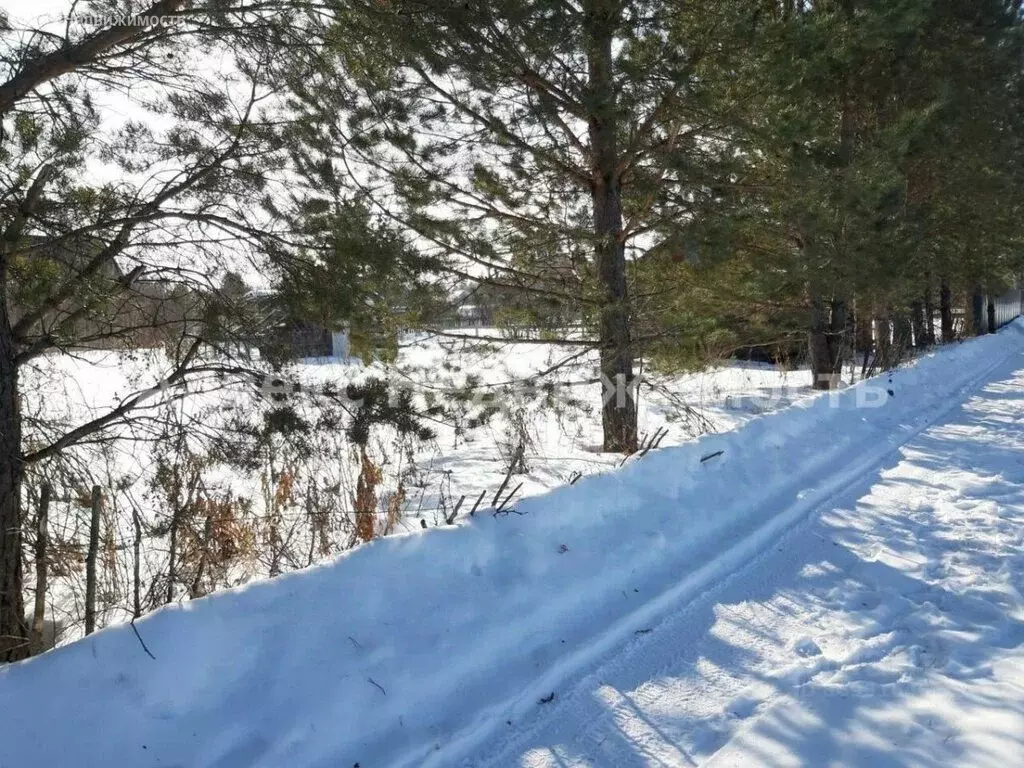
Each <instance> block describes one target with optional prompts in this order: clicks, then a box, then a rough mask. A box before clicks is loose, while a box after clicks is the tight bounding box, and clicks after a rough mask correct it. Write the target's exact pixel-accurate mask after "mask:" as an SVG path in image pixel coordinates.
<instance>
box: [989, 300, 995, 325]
mask: <svg viewBox="0 0 1024 768" xmlns="http://www.w3.org/2000/svg"><path fill="white" fill-rule="evenodd" d="M988 332H989V333H995V332H996V303H995V302H994V301H993V300H992V297H991V296H990V297H989V299H988Z"/></svg>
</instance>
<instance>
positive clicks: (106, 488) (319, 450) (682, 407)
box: [26, 329, 812, 642]
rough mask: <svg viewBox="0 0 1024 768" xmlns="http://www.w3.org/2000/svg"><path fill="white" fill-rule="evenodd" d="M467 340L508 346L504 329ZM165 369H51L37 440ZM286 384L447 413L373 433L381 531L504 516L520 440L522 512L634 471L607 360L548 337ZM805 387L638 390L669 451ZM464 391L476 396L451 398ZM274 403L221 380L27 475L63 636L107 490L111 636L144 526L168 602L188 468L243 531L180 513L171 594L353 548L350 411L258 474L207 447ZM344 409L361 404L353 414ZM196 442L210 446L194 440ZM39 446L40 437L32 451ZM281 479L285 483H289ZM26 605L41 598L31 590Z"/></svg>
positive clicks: (714, 383) (735, 376) (153, 572)
mask: <svg viewBox="0 0 1024 768" xmlns="http://www.w3.org/2000/svg"><path fill="white" fill-rule="evenodd" d="M467 333H479V334H481V335H485V336H496V337H498V338H500V332H499V331H497V330H495V329H480V330H479V331H467ZM566 360H568V363H566V364H565V365H561V363H563V362H564V361H566ZM167 367H168V362H167V360H166V359H165V358H164V353H163V351H162V350H136V351H133V352H131V353H125V352H120V351H118V352H113V351H110V352H101V351H82V352H79V353H77V354H76V355H74V356H66V355H54V356H50V357H46V358H42V359H41V360H39V361H38V363H37V364H36V366H35V368H34V369H33V370H32V371H30V372H29V373H28V375H27V377H26V378H27V381H28V385H29V386H30V388H31V389H32V395H31V397H29V398H27V399H26V403H27V407H28V409H29V420H30V423H31V424H32V430H41V429H43V428H44V427H45V426H46V425H51V426H52V425H61V424H62V425H65V428H70V427H72V426H74V425H77V424H79V423H82V422H84V421H88V420H89V419H92V418H95V417H96V416H98V415H100V414H103V413H106V412H107V411H108V410H109V409H111V408H113V407H114V406H116V405H117V404H118V403H119V402H121V401H122V400H123V399H124V398H126V397H128V396H130V395H131V394H133V393H134V392H137V391H139V390H142V389H146V388H148V387H151V386H152V385H153V383H154V382H155V381H158V380H159V379H160V378H161V376H162V375H164V372H165V371H166V369H167ZM551 369H555V370H553V371H552V370H551ZM546 371H548V373H547V374H546V375H544V376H540V377H538V374H539V373H542V372H546ZM282 377H283V378H282V379H281V381H282V382H283V385H282V386H281V387H279V388H278V389H276V390H274V392H275V393H278V392H286V393H289V394H288V398H287V399H286V400H285V401H284V402H285V403H287V404H290V405H294V406H295V407H296V408H297V409H298V410H299V412H300V413H301V414H302V415H303V416H305V417H306V418H308V420H309V422H310V423H311V424H314V425H315V424H316V422H317V420H318V418H319V416H318V414H321V413H323V411H322V410H320V409H321V408H325V406H323V404H322V400H321V399H318V398H316V397H315V396H314V395H313V393H315V392H317V391H318V390H319V388H320V387H321V386H323V385H330V386H331V387H333V389H334V390H335V391H340V392H344V390H345V387H346V385H347V384H349V383H352V382H360V381H365V380H367V379H368V378H384V379H386V380H388V381H389V382H390V384H391V386H392V387H393V388H394V389H396V390H397V388H407V389H408V390H409V391H410V392H412V394H413V397H414V402H415V403H416V405H417V406H418V407H419V408H420V409H426V408H427V405H428V403H429V402H430V401H431V398H434V399H435V400H438V401H441V402H446V403H447V404H448V407H447V412H446V413H445V414H443V415H441V416H439V417H438V418H425V419H424V421H423V423H424V425H425V426H428V427H430V428H432V429H433V430H434V431H435V433H436V437H435V438H434V439H432V440H428V441H425V442H416V441H410V440H405V439H401V438H399V437H397V436H396V434H395V433H394V431H393V430H389V429H388V428H386V427H374V428H373V434H372V436H371V440H370V442H369V445H368V447H367V454H368V456H369V458H370V460H371V461H373V462H374V463H375V464H376V465H377V466H378V467H379V468H380V470H381V475H382V479H381V482H380V484H379V486H378V487H377V489H376V497H377V502H378V510H379V521H378V526H377V527H378V533H380V534H383V533H392V532H398V533H415V532H419V531H421V530H422V528H423V527H435V526H438V525H442V526H443V525H445V522H446V520H447V519H450V516H451V514H452V513H453V510H454V509H455V507H456V506H457V505H458V504H459V500H460V499H464V501H463V502H462V505H461V507H460V508H459V513H458V515H457V517H466V516H467V515H468V513H469V512H470V510H471V509H472V508H473V507H474V505H475V504H476V502H477V500H478V499H481V494H483V497H482V498H483V501H481V502H480V507H481V509H485V508H487V507H490V506H492V503H493V499H494V497H495V494H496V493H497V491H498V489H499V487H501V484H502V482H503V481H504V480H505V476H506V472H507V470H508V468H509V463H510V460H511V457H512V455H513V453H514V451H515V448H516V445H517V443H518V442H520V441H522V442H523V445H524V449H525V450H524V456H523V462H522V464H523V465H524V466H522V467H520V468H519V470H520V471H519V472H518V473H517V474H515V475H513V476H512V477H510V478H509V480H508V483H507V487H506V488H505V490H504V491H503V492H502V497H510V500H509V503H508V505H507V506H510V507H512V506H515V504H517V503H518V502H519V501H520V500H522V499H524V498H527V497H531V496H536V495H538V494H541V493H544V492H546V491H548V490H551V489H553V488H556V487H558V486H562V485H565V484H567V483H569V482H572V481H574V480H577V479H579V478H580V477H582V476H587V475H593V474H598V473H601V472H605V471H608V470H610V469H614V468H615V467H616V466H617V465H618V464H620V463H621V462H622V461H623V457H622V456H620V455H615V454H606V453H601V452H600V451H599V450H598V448H599V446H600V439H601V431H600V414H599V411H598V403H599V396H600V392H601V387H600V385H599V384H594V383H591V382H592V380H593V379H595V377H596V360H595V356H594V354H592V353H587V354H583V355H581V354H580V350H578V349H575V348H571V347H570V348H567V347H565V346H558V345H553V344H547V343H543V342H537V343H508V342H502V343H496V344H487V345H484V346H481V345H477V344H474V345H467V343H466V342H463V341H455V340H451V339H441V338H438V337H428V336H424V335H422V334H419V335H409V336H407V337H406V338H405V339H404V343H403V346H402V348H401V350H400V353H399V355H398V359H397V361H396V362H395V364H393V365H389V366H385V365H383V364H379V363H375V364H373V365H369V366H363V365H361V364H359V363H358V361H349V362H339V361H337V360H320V361H308V362H305V363H301V364H298V365H296V366H294V367H293V368H291V369H289V370H287V371H285V372H284V373H283V374H282ZM809 378H810V376H809V374H808V372H807V371H804V370H796V371H792V372H786V371H783V370H780V369H777V368H775V367H774V366H770V365H757V364H746V363H735V364H732V365H728V366H724V367H717V368H713V369H710V370H707V371H703V372H698V373H690V374H678V375H658V374H653V375H652V374H649V373H648V374H646V375H645V377H644V384H643V385H642V387H641V390H640V397H639V402H640V407H639V422H640V429H641V433H642V436H643V437H645V438H650V437H652V436H654V435H656V434H662V438H661V443H660V444H661V445H662V446H666V447H667V446H671V445H678V444H680V443H683V442H686V441H689V440H692V439H694V437H696V436H698V435H701V434H705V433H708V432H725V431H729V430H731V429H734V428H736V427H737V426H739V425H741V424H744V423H746V422H747V421H749V420H751V419H753V418H755V417H756V416H757V415H758V414H760V413H766V412H770V411H773V410H776V409H778V408H782V407H785V406H787V405H789V404H791V403H793V402H796V401H799V400H801V399H805V398H807V397H810V396H811V395H812V393H811V391H810V389H809V387H808V386H807V382H808V381H809ZM530 382H533V387H532V389H531V387H530ZM294 383H300V384H301V385H302V386H303V391H302V393H301V394H294V393H293V392H292V386H291V385H292V384H294ZM453 393H458V396H459V397H460V398H464V400H456V399H455V397H454V396H453ZM267 394H268V392H263V393H262V395H261V394H258V393H257V391H256V390H255V389H254V388H253V387H252V386H251V385H249V384H244V383H240V384H236V385H231V384H230V383H229V382H226V381H223V380H221V379H220V378H218V377H216V376H211V377H209V378H208V379H206V380H203V381H201V382H199V383H198V384H197V385H195V386H193V388H192V390H191V395H190V396H189V398H188V399H187V400H186V401H185V402H184V403H181V404H175V405H174V406H172V407H170V408H169V409H166V410H160V408H159V407H157V406H158V404H159V398H154V399H153V400H152V401H150V403H149V405H150V406H151V407H153V409H154V415H155V416H157V417H158V418H156V420H155V421H154V422H152V423H150V422H139V423H136V424H135V425H134V426H133V428H132V429H131V430H129V429H127V428H121V432H122V434H123V435H124V436H125V439H121V440H118V441H114V442H107V443H101V444H92V443H90V444H86V445H83V446H79V447H76V448H75V449H73V450H72V451H69V452H68V453H67V457H68V458H70V459H73V460H74V461H73V462H70V463H71V465H72V469H73V470H74V475H75V476H74V477H68V476H67V475H66V474H64V475H60V474H57V473H55V472H54V471H53V470H52V468H44V469H45V470H47V471H46V472H44V473H37V474H36V475H33V476H30V478H29V480H28V483H27V485H28V486H29V488H30V498H29V503H28V507H29V511H30V513H31V512H33V511H34V509H35V506H36V505H35V503H34V501H33V499H35V498H36V496H35V493H36V491H37V490H38V486H39V484H40V483H41V481H42V478H41V477H40V476H38V475H39V474H46V475H47V476H48V479H50V481H51V483H52V484H53V485H54V487H55V489H56V495H55V500H54V502H53V503H52V504H51V511H50V535H51V540H52V541H53V543H54V547H55V549H56V550H58V551H61V552H66V553H70V554H71V556H72V557H71V558H70V560H71V562H70V563H69V564H67V565H65V566H64V567H61V568H58V569H54V573H53V575H52V578H51V582H50V584H51V586H50V594H49V608H48V612H47V618H53V619H55V620H56V621H57V622H58V623H59V625H60V627H61V633H60V637H59V640H60V642H67V641H70V640H73V639H76V638H77V637H80V636H81V635H82V631H83V622H82V619H83V610H82V606H83V585H84V576H83V571H82V568H81V563H82V558H81V557H77V559H76V557H75V553H80V552H84V550H85V546H86V542H87V541H88V536H89V531H88V528H89V520H90V514H89V510H88V500H89V495H90V493H89V489H90V487H91V486H92V485H94V484H96V485H99V486H100V487H101V489H102V490H103V493H104V499H105V504H104V517H103V521H102V528H103V530H102V531H101V537H100V538H101V540H102V541H103V543H104V551H105V553H107V556H106V557H104V558H103V562H102V565H101V568H100V575H99V582H100V590H99V592H100V595H101V596H102V598H103V599H102V601H101V604H100V606H99V625H100V626H105V625H108V624H113V623H118V622H122V621H126V620H128V619H129V618H130V617H131V611H132V602H133V591H134V584H133V573H134V570H135V564H134V550H135V544H134V537H135V518H136V515H138V516H139V518H140V520H141V532H142V542H141V547H140V549H141V555H140V559H141V561H142V563H141V565H140V568H139V573H140V580H141V582H142V583H141V586H140V592H141V595H142V608H143V612H147V611H148V610H150V609H151V608H153V607H156V606H157V605H160V604H162V603H163V602H164V601H165V600H166V598H165V594H166V591H167V587H166V574H167V572H168V570H169V565H168V564H169V554H168V553H169V548H170V545H169V533H168V531H169V520H170V519H171V516H172V514H173V512H172V510H174V509H176V508H178V505H179V504H181V501H180V500H179V499H173V498H170V497H168V489H169V488H170V489H171V490H173V488H174V487H177V486H175V485H174V484H173V483H167V482H166V481H164V482H161V481H160V474H159V473H160V472H161V471H164V472H165V475H164V477H168V476H170V475H169V473H168V472H167V471H166V470H168V468H170V469H172V470H174V471H175V472H178V473H180V474H182V475H185V476H184V477H182V478H181V480H180V484H181V486H186V485H187V483H188V481H189V477H188V476H187V475H188V472H189V471H190V469H191V467H198V469H199V472H200V473H201V477H199V478H198V480H199V483H198V485H200V486H201V487H202V488H203V492H204V494H205V497H206V498H207V499H210V500H213V501H215V502H222V501H223V500H224V499H227V498H230V499H231V500H232V505H233V506H232V508H231V511H232V514H233V518H232V519H231V521H230V527H228V526H225V525H223V524H220V523H218V526H217V527H218V529H219V530H225V529H227V530H230V532H231V533H232V536H233V540H232V541H229V542H227V543H228V544H229V545H230V546H229V547H220V546H210V547H205V548H204V547H202V546H197V545H196V543H197V542H201V541H202V539H203V537H204V536H205V535H206V533H205V531H206V530H207V529H206V528H205V527H204V516H205V515H207V514H209V513H208V512H206V511H205V510H206V509H209V507H207V508H204V509H197V510H192V511H190V512H189V513H187V514H184V515H182V517H183V519H185V521H186V522H185V526H186V528H187V529H188V530H186V531H185V536H184V537H179V542H181V541H183V540H184V541H185V542H186V544H185V546H186V548H187V549H186V550H185V551H179V552H178V564H177V570H178V575H177V579H176V582H177V586H176V588H175V599H187V597H188V595H189V594H190V592H194V590H193V589H192V588H191V587H192V583H193V578H194V576H195V574H196V572H197V566H196V563H197V562H198V560H199V558H200V557H202V556H203V555H202V554H201V553H202V552H205V551H211V552H225V551H234V552H235V553H236V555H235V556H234V557H233V558H232V559H231V560H230V561H228V562H222V563H220V562H213V561H212V560H211V561H210V562H207V563H206V566H205V574H204V577H203V579H202V581H203V582H204V583H203V584H202V589H200V590H199V594H204V593H208V592H209V591H211V590H214V589H221V588H224V587H228V586H237V585H241V584H244V583H247V582H249V581H251V580H253V579H259V578H265V577H267V576H269V575H272V574H274V573H276V572H280V571H288V570H292V569H295V568H299V567H304V566H307V565H308V564H310V563H311V562H320V561H324V560H329V559H330V558H332V557H334V556H336V555H337V554H338V553H340V552H342V551H345V550H347V549H349V548H350V547H351V546H353V545H354V544H355V543H356V542H357V539H356V537H355V534H354V522H353V521H354V517H355V515H354V512H353V506H354V504H353V497H354V496H355V493H356V488H357V476H358V474H359V470H360V467H361V458H362V457H361V455H360V453H359V451H358V450H356V449H355V448H354V447H353V446H352V444H351V443H350V441H349V440H348V438H347V437H346V434H345V429H344V427H345V425H346V423H347V421H346V419H347V418H349V417H348V416H345V415H344V414H343V415H342V418H341V420H340V423H339V422H334V423H333V424H332V426H330V427H329V428H319V429H314V430H313V431H312V432H311V433H310V435H309V436H308V437H304V438H303V439H301V440H300V441H297V442H299V443H301V444H300V445H298V446H296V445H293V444H289V443H288V441H287V440H286V439H284V438H280V439H277V440H276V441H275V442H274V443H273V447H272V448H268V449H266V450H264V451H262V452H261V453H260V455H259V456H258V457H257V459H256V461H255V465H254V466H250V465H245V466H242V465H240V464H238V463H236V464H232V463H230V462H225V461H223V460H218V459H215V458H212V457H211V456H209V454H208V453H207V450H208V445H209V440H210V439H211V438H216V437H217V436H218V435H219V433H226V434H237V433H238V432H240V431H241V430H240V428H239V427H238V426H237V425H236V424H235V423H234V422H233V421H232V420H233V419H236V418H239V417H241V418H242V419H244V420H248V422H249V423H250V424H251V425H252V426H253V427H255V428H259V427H261V426H262V422H261V414H262V413H263V412H265V410H266V409H267V408H268V407H270V406H271V405H279V404H280V403H277V402H276V401H273V400H271V399H270V398H268V397H266V395H267ZM348 407H349V409H350V410H351V407H352V404H351V403H349V404H348ZM487 411H493V413H491V415H490V417H489V418H487V419H481V418H479V417H480V415H481V414H482V413H485V412H487ZM168 418H169V419H176V420H180V423H181V426H180V427H179V428H178V429H179V430H180V431H183V432H184V433H186V434H188V435H190V439H189V441H188V442H187V443H186V445H188V446H189V448H190V450H191V451H192V453H190V454H188V455H186V456H182V455H181V453H180V451H181V446H182V443H180V442H179V441H178V440H177V438H176V437H175V434H176V433H175V431H174V430H171V431H169V432H161V431H160V430H161V429H162V427H161V426H160V424H161V421H162V420H164V419H168ZM32 430H30V433H31V431H32ZM659 431H660V432H659ZM200 433H201V434H203V435H205V436H206V437H207V441H206V442H203V441H201V440H198V439H196V437H197V435H198V434H200ZM129 436H134V438H135V439H128V437H129ZM33 441H34V435H32V434H30V437H29V443H30V444H32V443H33ZM42 442H45V441H42ZM243 442H244V441H243ZM176 451H177V453H176ZM234 452H235V453H236V454H240V453H242V450H241V448H234ZM158 461H159V462H160V463H158ZM190 462H191V463H190ZM282 477H287V479H288V484H287V490H285V489H284V487H283V485H282V484H281V478H282ZM183 495H184V494H183ZM396 499H397V501H396ZM396 511H397V514H394V512H396ZM314 521H315V523H314ZM30 524H31V521H30ZM272 524H273V525H274V526H275V530H271V525H272ZM274 542H278V543H277V544H275V543H274ZM31 566H32V564H31V563H30V569H31ZM28 602H29V604H31V603H32V601H31V596H30V599H29V601H28Z"/></svg>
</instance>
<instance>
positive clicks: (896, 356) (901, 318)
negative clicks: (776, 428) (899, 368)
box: [889, 310, 912, 367]
mask: <svg viewBox="0 0 1024 768" xmlns="http://www.w3.org/2000/svg"><path fill="white" fill-rule="evenodd" d="M911 328H912V326H911V321H910V317H908V314H907V312H906V310H900V311H899V312H893V313H892V347H893V348H892V359H891V361H890V363H889V367H893V366H896V365H899V363H900V361H902V360H903V358H904V356H905V354H906V352H907V350H908V349H910V346H911V341H912V339H911V336H912V330H911Z"/></svg>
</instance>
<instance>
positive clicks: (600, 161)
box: [584, 0, 637, 453]
mask: <svg viewBox="0 0 1024 768" xmlns="http://www.w3.org/2000/svg"><path fill="white" fill-rule="evenodd" d="M585 9H586V20H585V22H584V27H585V30H586V36H587V43H586V46H587V69H588V86H589V95H590V115H589V119H588V135H589V138H590V173H591V180H590V185H591V197H592V201H593V208H594V238H595V246H594V257H595V262H596V267H597V277H598V281H599V283H600V286H601V306H600V313H601V316H600V330H599V337H598V338H599V343H600V353H601V376H602V382H603V385H604V386H603V401H602V408H601V426H602V429H603V432H604V446H603V447H604V450H605V451H611V452H616V453H634V452H635V451H636V449H637V418H636V402H635V396H634V376H633V356H634V351H633V346H632V339H631V334H630V318H629V301H628V298H629V297H628V291H627V285H626V251H625V241H624V238H623V227H622V179H621V173H620V168H619V161H620V158H619V148H618V137H617V132H618V128H619V126H618V122H619V116H618V113H617V106H616V95H615V82H614V73H613V71H612V69H613V62H614V59H613V56H612V43H613V39H614V35H615V30H616V28H617V26H618V23H619V14H620V12H621V11H620V8H619V3H618V2H616V1H615V0H589V2H587V3H586V6H585Z"/></svg>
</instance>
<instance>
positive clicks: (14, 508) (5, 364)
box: [0, 248, 29, 663]
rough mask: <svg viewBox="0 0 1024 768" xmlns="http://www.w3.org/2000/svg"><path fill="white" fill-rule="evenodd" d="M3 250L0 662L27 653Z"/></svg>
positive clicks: (17, 410) (17, 433)
mask: <svg viewBox="0 0 1024 768" xmlns="http://www.w3.org/2000/svg"><path fill="white" fill-rule="evenodd" d="M6 285H7V258H6V248H4V249H3V250H2V251H0V663H2V662H5V661H18V660H19V659H23V658H25V657H26V656H28V653H29V638H28V628H27V627H26V626H25V602H24V600H25V598H24V594H23V589H24V582H23V574H22V563H21V475H22V461H21V404H20V402H19V400H18V368H17V364H16V362H15V357H16V354H17V351H16V347H15V342H14V334H13V332H12V330H11V322H10V315H9V314H8V307H7V298H6Z"/></svg>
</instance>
